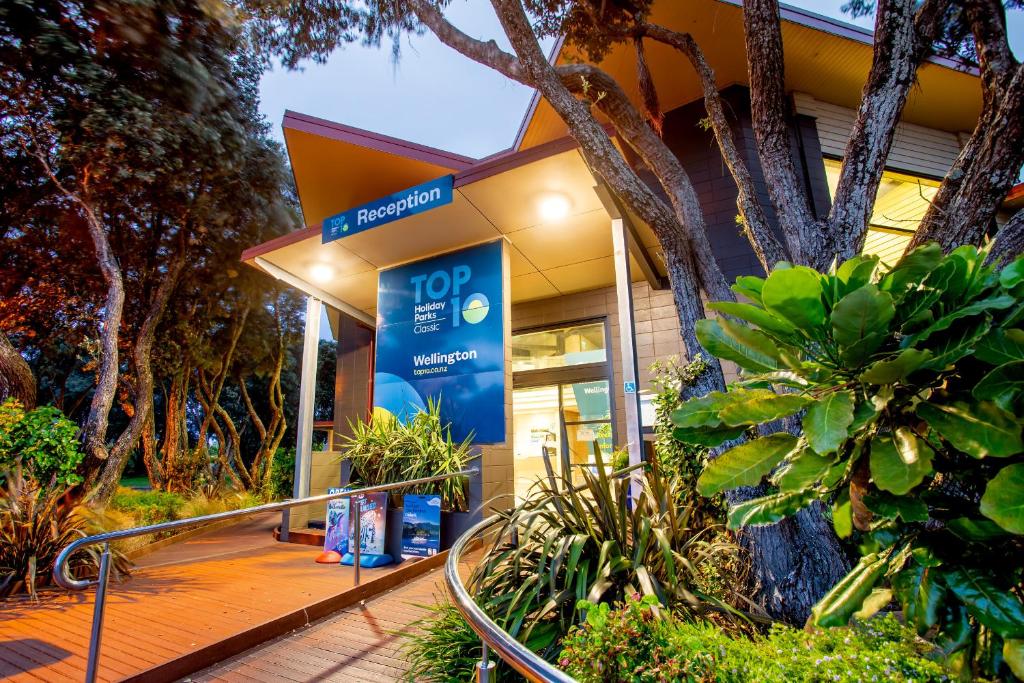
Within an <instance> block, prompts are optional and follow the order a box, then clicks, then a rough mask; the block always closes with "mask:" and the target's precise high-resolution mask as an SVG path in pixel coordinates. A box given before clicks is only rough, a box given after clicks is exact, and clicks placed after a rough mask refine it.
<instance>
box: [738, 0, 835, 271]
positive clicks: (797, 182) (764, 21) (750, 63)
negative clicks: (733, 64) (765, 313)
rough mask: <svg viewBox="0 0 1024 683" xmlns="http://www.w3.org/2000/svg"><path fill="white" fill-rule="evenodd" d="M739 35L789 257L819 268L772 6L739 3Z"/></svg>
mask: <svg viewBox="0 0 1024 683" xmlns="http://www.w3.org/2000/svg"><path fill="white" fill-rule="evenodd" d="M743 33H744V43H745V45H746V50H747V75H748V80H749V83H750V110H751V115H752V118H753V124H754V138H755V140H756V142H757V151H758V156H759V157H760V159H761V168H762V170H763V172H764V179H765V183H766V184H767V186H768V195H769V197H771V200H772V206H773V207H774V208H775V215H776V216H777V217H778V219H779V225H780V226H781V227H782V234H783V235H784V236H785V239H786V245H787V246H788V247H789V253H790V256H791V257H792V258H793V260H794V261H796V262H798V263H803V264H806V265H809V266H813V267H818V268H820V267H822V263H821V261H822V258H823V257H824V252H825V251H826V250H827V244H826V242H825V235H824V231H823V230H822V228H821V225H820V223H819V221H818V220H817V219H816V218H815V217H814V214H813V213H812V212H811V207H810V203H809V202H808V199H807V193H806V192H805V189H804V185H803V182H802V180H801V178H800V175H799V174H798V173H797V170H796V166H795V165H794V163H793V152H792V149H791V145H790V138H789V127H788V125H787V119H788V116H787V112H788V111H789V102H788V100H787V98H786V90H785V77H784V73H783V72H784V64H785V61H784V59H783V53H782V27H781V25H780V18H779V4H778V2H777V0H744V3H743ZM826 260H830V258H826ZM824 266H825V267H827V266H828V263H825V264H824Z"/></svg>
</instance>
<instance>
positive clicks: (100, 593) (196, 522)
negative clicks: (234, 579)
mask: <svg viewBox="0 0 1024 683" xmlns="http://www.w3.org/2000/svg"><path fill="white" fill-rule="evenodd" d="M479 473H480V470H479V469H478V468H475V467H471V468H468V469H464V470H460V471H458V472H452V473H450V474H439V475H437V476H433V477H421V478H419V479H410V480H408V481H401V482H396V483H393V484H380V485H378V486H367V487H365V488H361V489H353V490H351V491H341V492H338V493H325V494H323V495H320V496H310V497H308V498H295V499H290V500H283V501H281V502H279V503H267V504H265V505H257V506H255V507H251V508H245V509H242V510H229V511H227V512H217V513H214V514H212V515H203V516H201V517H189V518H186V519H176V520H174V521H172V522H161V523H159V524H150V525H147V526H140V527H134V528H131V529H119V530H118V531H108V532H106V533H102V534H94V535H92V536H85V537H83V538H80V539H78V540H77V541H74V542H72V543H71V544H69V545H68V546H67V547H65V548H64V549H63V550H62V551H60V554H58V555H57V560H56V562H54V565H53V580H54V582H55V583H56V584H57V585H58V586H60V587H62V588H66V589H67V590H74V591H81V590H85V589H86V588H88V587H89V586H96V587H97V588H96V603H95V605H94V607H93V614H92V633H91V636H90V639H89V661H88V664H87V666H86V673H85V680H86V681H87V683H92V682H93V681H95V680H96V667H97V665H98V663H99V651H100V641H101V636H102V632H103V611H104V607H105V604H106V592H107V579H108V578H109V575H110V562H111V557H110V544H111V543H112V542H114V541H120V540H124V539H126V538H134V537H136V536H147V535H149V534H153V533H158V532H161V531H171V530H173V529H181V528H184V527H203V526H206V525H208V524H213V523H214V522H221V521H224V520H228V519H241V518H243V517H251V516H253V515H258V514H261V513H264V512H277V511H280V510H289V509H291V508H293V507H298V506H300V505H311V504H313V503H323V502H326V501H331V500H338V499H340V498H351V497H352V496H358V495H365V494H368V493H381V492H383V491H393V490H395V489H404V488H409V487H410V486H419V485H421V484H431V483H434V482H438V481H444V480H446V479H451V478H453V477H469V476H474V475H477V474H479ZM354 504H356V505H357V506H356V508H355V509H354V510H353V514H354V516H355V517H354V521H355V524H356V537H357V538H358V530H359V527H358V523H359V514H358V512H359V508H358V501H354ZM100 543H102V544H103V554H102V555H101V556H100V570H99V576H98V578H97V580H95V581H90V580H88V579H75V578H74V577H72V576H70V575H69V574H68V563H69V561H70V560H71V557H72V556H73V555H74V554H75V553H76V552H78V551H79V550H81V549H82V548H85V547H88V546H91V545H98V544H100ZM359 545H360V544H359V543H356V545H355V548H354V549H353V555H354V557H353V564H354V577H353V578H354V580H355V583H356V585H358V584H359V559H360V558H359Z"/></svg>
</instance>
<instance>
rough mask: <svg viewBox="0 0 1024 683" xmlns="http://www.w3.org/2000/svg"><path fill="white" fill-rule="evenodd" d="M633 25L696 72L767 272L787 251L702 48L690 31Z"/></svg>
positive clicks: (751, 237) (738, 202) (746, 222)
mask: <svg viewBox="0 0 1024 683" xmlns="http://www.w3.org/2000/svg"><path fill="white" fill-rule="evenodd" d="M636 28H637V31H638V33H640V35H643V36H646V37H648V38H651V39H652V40H656V41H658V42H660V43H664V44H665V45H669V46H671V47H673V48H675V49H676V50H678V51H679V52H681V53H683V55H684V56H685V57H686V58H687V59H688V60H689V61H690V64H691V65H692V66H693V69H694V71H696V72H697V76H698V77H699V78H700V83H701V90H702V91H703V93H704V108H705V110H707V113H708V118H709V119H710V120H711V130H712V131H713V132H714V135H715V140H716V141H717V142H718V147H719V148H720V149H721V151H722V159H723V160H724V161H725V165H726V167H727V168H728V169H729V173H731V174H732V178H733V181H734V182H735V183H736V188H737V191H738V195H737V197H736V207H737V209H738V210H739V212H740V215H741V216H742V217H743V223H744V227H745V228H746V232H747V239H748V240H749V241H750V246H751V247H753V249H754V253H755V254H757V258H758V260H759V261H760V262H761V267H762V268H764V271H765V273H770V272H771V270H772V267H774V265H775V264H776V263H778V262H779V261H785V260H787V256H786V252H785V250H783V248H782V245H781V244H780V243H779V241H778V240H777V239H776V238H775V233H774V232H773V231H772V228H771V225H769V223H768V219H767V217H766V216H765V215H764V209H762V208H761V204H760V202H759V201H758V200H757V191H756V190H755V188H754V180H753V178H751V176H750V169H748V168H747V164H746V162H745V161H744V160H743V156H742V155H741V154H740V153H739V150H738V149H737V148H736V140H735V138H734V136H733V131H732V127H731V126H730V125H729V119H728V118H727V117H726V115H725V110H724V108H723V107H722V96H721V94H720V93H719V92H718V85H717V83H716V82H715V74H714V71H713V70H712V69H711V65H709V64H708V61H707V59H706V58H705V56H704V52H703V50H701V49H700V46H699V45H698V44H697V41H695V40H694V39H693V36H691V35H690V34H689V33H679V32H678V31H672V30H670V29H667V28H665V27H663V26H658V25H656V24H647V23H642V24H639V25H637V27H636Z"/></svg>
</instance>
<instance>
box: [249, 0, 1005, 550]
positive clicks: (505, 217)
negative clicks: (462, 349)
mask: <svg viewBox="0 0 1024 683" xmlns="http://www.w3.org/2000/svg"><path fill="white" fill-rule="evenodd" d="M663 5H664V6H662V7H658V6H656V8H655V16H654V17H653V20H654V21H655V22H658V23H663V24H665V25H668V26H670V27H673V28H678V29H680V30H687V31H689V32H690V33H691V34H693V35H694V37H695V39H696V40H697V41H698V43H700V44H701V45H704V46H706V48H705V49H706V50H707V56H708V59H709V61H710V62H711V65H712V67H713V68H714V70H715V73H716V77H717V78H718V83H719V86H720V88H721V92H722V94H723V96H724V98H725V101H726V105H727V107H726V109H727V112H728V115H729V116H730V119H731V123H732V126H733V132H734V135H735V138H736V141H737V145H738V147H739V150H740V153H741V154H742V155H743V156H744V157H745V159H746V160H747V163H748V165H749V166H750V169H751V172H752V174H753V177H754V180H755V183H756V185H757V189H758V194H759V197H760V200H761V203H762V205H763V206H764V209H765V211H766V212H767V213H768V216H769V219H771V220H774V215H773V211H772V208H771V203H770V201H769V199H768V195H767V190H766V188H765V187H764V182H763V177H762V174H761V169H760V167H759V166H758V161H757V154H756V149H755V142H754V135H753V130H752V126H751V118H750V105H749V96H748V91H747V89H746V85H745V79H746V63H745V56H744V54H743V36H742V20H741V15H740V12H741V9H740V7H739V3H738V2H734V1H733V0H694V2H689V3H663ZM684 6H685V7H684ZM783 40H784V45H785V48H786V84H787V88H788V89H789V92H790V101H791V105H792V112H793V117H792V121H793V124H792V128H791V141H792V150H793V157H794V160H795V161H796V163H797V165H798V169H800V170H801V171H802V174H803V178H804V182H805V184H806V190H807V195H808V197H810V199H811V203H812V209H813V211H814V212H815V213H816V214H818V215H820V216H824V215H825V214H827V212H828V210H829V207H830V197H831V193H832V192H833V190H834V188H835V184H836V181H837V179H838V173H839V169H840V166H841V162H842V157H843V153H844V149H845V146H846V140H847V137H848V136H849V132H850V129H851V127H852V123H853V120H854V117H855V111H854V108H855V107H856V106H857V103H858V101H859V96H860V92H861V89H862V87H863V83H864V80H865V78H866V75H867V72H868V69H869V67H870V63H871V54H872V51H871V35H870V33H869V32H865V31H864V30H862V29H859V28H857V27H853V26H849V25H846V24H843V23H842V22H837V21H834V20H832V19H827V18H824V17H820V16H817V15H814V14H813V13H809V12H805V11H801V10H795V9H792V8H784V10H783ZM554 58H555V59H557V60H563V61H564V60H570V59H572V58H573V55H572V54H571V53H570V51H568V50H566V49H561V50H559V51H558V52H557V53H556V55H555V57H554ZM632 60H633V55H632V49H631V48H630V49H621V50H616V51H613V52H612V53H611V54H610V55H609V56H608V57H607V58H606V59H605V61H604V62H603V63H602V65H601V66H602V68H604V69H606V70H607V71H609V72H610V73H611V75H613V76H615V77H616V78H617V79H618V80H619V82H620V83H622V84H623V85H624V87H625V88H626V90H627V92H628V93H630V94H632V95H634V96H636V95H637V88H636V83H635V67H634V63H633V61H632ZM649 60H650V65H651V70H652V73H653V75H654V82H655V83H656V84H657V85H658V87H659V95H660V97H661V100H662V102H663V106H664V107H665V109H666V110H667V114H666V116H665V122H664V133H663V135H664V139H665V141H666V142H667V143H668V145H669V146H670V148H671V149H672V151H673V152H674V153H675V154H676V155H677V156H678V158H679V159H680V161H681V162H682V164H683V166H684V168H685V169H686V171H687V173H688V174H689V175H690V178H691V180H692V182H693V184H694V186H695V188H696V191H697V193H698V196H699V199H700V202H701V205H702V208H703V212H704V217H705V220H706V222H707V225H708V229H709V232H710V235H711V238H712V245H713V249H714V252H715V255H716V257H717V258H718V260H719V263H720V265H721V267H722V269H723V271H724V272H725V274H726V277H727V278H728V279H730V280H732V279H733V278H735V277H736V276H738V275H744V274H763V271H762V269H761V266H760V264H759V263H758V261H757V259H756V258H755V256H754V253H753V251H752V249H751V247H750V245H749V244H748V243H747V240H746V238H745V236H744V235H743V234H742V232H741V230H740V228H739V226H738V225H737V221H736V217H737V209H736V195H737V191H736V186H735V184H734V183H733V181H732V178H731V176H730V175H729V172H728V169H727V168H726V167H725V164H724V163H723V162H722V159H721V157H720V154H719V151H718V148H717V145H716V143H715V141H714V139H713V136H712V134H711V132H710V131H708V130H707V129H706V126H703V125H702V120H703V119H704V118H705V117H706V113H705V111H704V106H703V102H702V100H701V95H700V89H699V84H698V83H697V81H696V77H695V76H694V75H692V74H689V73H687V69H685V68H680V67H685V63H683V62H681V60H680V58H679V57H678V56H677V55H675V54H674V53H672V52H671V51H670V50H668V49H667V48H663V47H662V46H652V47H651V49H650V52H649ZM980 107H981V90H980V83H979V80H978V77H977V74H976V73H974V72H972V71H971V70H970V69H966V68H964V67H963V66H961V65H959V64H956V63H953V62H950V61H947V60H942V59H934V60H932V61H930V62H929V63H927V64H926V65H924V66H923V67H922V69H921V71H920V73H919V79H918V86H917V88H915V90H914V92H913V94H912V95H911V97H910V101H909V102H908V105H907V107H906V110H905V113H904V117H903V120H902V122H901V123H900V125H899V128H898V130H897V133H896V139H895V142H894V144H893V148H892V151H891V153H890V155H889V158H888V161H887V164H886V173H885V176H884V178H883V181H882V184H881V187H880V188H879V192H878V198H877V202H876V205H875V213H874V215H873V216H872V220H871V229H870V232H869V235H868V239H867V244H866V246H865V251H867V252H870V253H875V254H878V255H879V256H880V257H881V259H882V261H883V262H887V263H893V262H894V261H895V259H897V258H898V257H899V255H900V253H902V251H903V248H904V247H905V245H906V244H907V242H908V240H909V239H910V236H911V235H912V234H913V231H914V230H915V229H916V226H917V223H918V222H919V221H920V219H921V217H922V216H923V214H924V211H925V210H926V208H927V206H928V201H929V199H930V198H931V197H932V196H933V195H934V193H935V191H936V189H937V187H938V184H939V181H940V180H941V178H942V177H943V176H944V175H945V173H946V171H947V169H948V168H949V167H950V165H951V164H952V163H953V161H954V160H955V158H956V156H957V155H958V154H959V151H960V148H961V145H962V144H963V142H964V141H965V140H966V138H967V135H968V134H969V131H970V130H972V129H973V127H974V125H975V122H976V120H977V116H978V113H979V111H980ZM283 125H284V132H285V138H286V142H287V146H288V152H289V155H290V157H291V162H292V167H293V171H294V173H295V180H296V185H297V188H298V193H299V197H300V201H301V204H302V210H303V215H304V219H305V221H306V223H307V225H308V226H309V227H307V228H306V229H304V230H300V231H297V232H295V233H292V234H289V235H286V236H284V237H281V238H278V239H275V240H272V241H270V242H267V243H265V244H261V245H257V246H254V247H252V248H250V249H248V250H246V252H245V253H244V254H243V260H244V261H245V262H247V263H249V264H250V265H252V266H253V267H256V268H259V269H261V270H263V271H265V272H267V273H269V274H270V275H273V276H275V277H277V278H278V279H280V280H282V281H284V282H286V283H288V284H290V285H291V286H294V287H296V288H298V289H299V290H301V291H302V292H304V293H305V294H306V295H307V296H308V297H309V308H308V314H307V334H306V355H305V356H304V369H303V383H304V385H303V386H304V389H303V392H302V396H303V399H302V405H301V406H300V425H299V430H298V431H299V437H298V438H299V443H298V454H299V457H298V458H297V466H296V467H297V470H296V475H297V476H296V491H295V493H296V495H310V494H315V493H320V492H323V491H324V490H325V489H326V487H328V486H336V485H337V484H338V478H339V476H340V474H339V471H338V465H337V463H338V460H339V454H338V453H335V452H319V453H316V452H313V451H312V450H311V445H310V444H311V430H312V428H313V425H312V384H313V379H314V378H313V377H312V376H311V373H310V368H315V366H316V363H315V354H316V350H315V349H316V343H317V340H318V338H319V336H320V333H321V331H320V330H319V324H320V323H319V321H320V307H321V306H324V307H326V308H327V311H328V316H327V317H328V319H329V320H330V324H331V328H332V333H333V334H334V336H335V338H336V339H337V340H338V364H337V379H336V392H335V414H334V424H333V429H334V430H335V431H336V432H338V433H344V432H345V430H346V429H347V425H348V423H349V421H350V420H359V419H368V418H369V417H370V414H371V411H372V405H373V393H374V385H373V377H374V357H375V335H376V330H377V325H378V321H377V319H376V318H377V313H378V311H377V310H376V307H377V300H378V277H379V273H380V271H382V270H386V269H388V268H392V267H395V266H398V265H401V264H404V263H409V262H415V261H417V260H420V259H424V258H428V257H432V256H434V255H437V254H443V253H446V252H451V251H454V250H458V249H461V248H465V247H468V246H471V245H475V244H480V243H485V242H489V241H494V240H501V241H502V242H503V244H504V250H505V254H506V259H507V271H506V278H507V282H506V287H507V289H506V292H505V297H504V301H505V303H506V306H505V310H503V311H502V315H504V316H505V317H506V322H507V324H506V335H505V337H506V338H505V340H504V344H505V359H506V367H505V380H506V381H505V391H506V400H505V405H506V432H505V441H504V442H501V443H497V444H489V445H486V446H482V447H481V449H480V450H481V455H482V458H481V466H482V498H483V500H485V501H487V503H488V505H489V506H491V507H503V506H506V505H507V504H508V503H510V502H511V501H512V500H513V499H514V498H515V497H517V496H522V495H523V494H524V492H525V491H526V488H527V487H528V486H529V484H530V482H531V481H532V480H533V479H535V478H536V477H537V476H538V475H540V474H542V473H543V472H544V471H545V458H547V461H548V462H547V464H548V465H550V466H553V467H554V468H555V469H556V470H557V471H560V472H562V473H564V474H566V475H568V476H570V477H571V476H572V475H573V473H574V472H577V471H578V470H579V468H583V467H587V466H589V465H590V464H591V463H592V462H593V458H594V452H595V450H596V449H600V451H601V452H603V453H608V452H610V451H611V450H613V449H615V450H617V449H625V450H627V451H628V452H629V455H630V459H631V461H636V460H637V459H639V458H641V457H642V454H643V449H644V445H643V441H644V440H645V439H649V438H650V426H651V424H652V421H653V410H652V407H651V405H650V398H651V396H652V385H651V380H652V376H651V372H650V366H651V364H652V363H654V362H655V361H657V360H664V359H668V358H671V357H673V356H674V357H683V356H684V350H683V346H682V342H681V337H680V329H679V325H680V323H679V319H678V316H677V313H676V308H675V306H674V304H673V299H672V293H671V291H670V290H669V288H668V283H667V280H666V271H665V268H664V266H663V263H662V260H661V256H660V250H659V246H658V241H657V239H656V238H655V236H654V234H653V232H652V231H651V230H650V229H649V228H648V227H647V226H646V225H644V224H643V223H642V222H641V221H639V220H638V219H636V218H635V217H633V216H630V215H629V214H628V212H622V211H620V209H619V208H618V207H619V203H618V202H617V201H616V200H615V198H614V197H612V196H611V194H610V193H609V192H608V190H607V189H606V188H603V187H601V186H600V183H598V181H597V180H596V179H595V178H594V176H593V175H592V174H591V172H590V171H589V169H588V167H587V165H586V163H585V162H584V160H583V158H582V156H581V155H580V153H579V151H578V149H577V148H576V145H575V142H574V141H573V140H572V139H570V138H568V137H567V135H566V129H565V126H564V124H563V123H562V122H561V120H560V119H558V117H557V116H556V115H555V114H554V112H553V111H552V110H551V109H550V107H549V106H548V105H547V104H546V103H545V102H543V101H542V100H541V99H539V98H535V99H534V101H533V103H532V105H531V106H530V108H529V111H528V112H527V115H526V117H525V119H524V121H523V125H522V127H521V129H520V131H519V133H518V135H517V139H516V143H515V144H514V146H513V147H512V148H511V149H509V150H506V151H504V152H501V153H499V154H496V155H493V156H491V157H487V158H485V159H470V158H466V157H463V156H459V155H456V154H452V153H449V152H445V151H443V150H437V149H433V148H429V147H425V146H423V145H419V144H415V143H412V142H409V141H404V140H398V139H395V138H391V137H387V136H384V135H380V134H377V133H373V132H370V131H365V130H357V129H354V128H351V127H348V126H345V125H342V124H338V123H334V122H329V121H324V120H320V119H316V118H314V117H310V116H305V115H302V114H298V113H294V112H288V113H286V115H285V118H284V124H283ZM638 171H640V172H641V173H643V169H640V168H638ZM449 174H450V175H452V176H454V177H453V196H452V201H451V202H450V203H447V204H445V205H444V206H440V207H438V208H436V209H433V210H430V211H425V212H422V213H418V214H416V215H409V216H406V217H402V218H399V219H397V220H393V221H391V222H389V223H387V224H386V225H381V226H380V227H376V228H374V229H372V230H366V231H364V232H359V233H358V234H352V235H350V236H343V237H341V238H340V239H337V240H333V241H327V242H325V241H324V239H323V230H322V223H323V221H324V219H326V218H328V217H330V216H333V215H335V214H337V213H338V212H341V211H345V210H347V209H350V208H352V207H357V206H359V205H361V204H363V203H365V202H368V201H371V200H374V199H376V198H379V197H385V196H387V195H390V194H392V193H396V192H399V191H401V190H403V189H405V188H410V187H413V186H415V185H417V184H420V183H424V182H427V181H430V180H431V179H435V178H439V177H442V176H445V175H449ZM652 186H654V183H653V181H652ZM1007 208H1008V210H1009V209H1011V208H1012V207H1011V206H1009V205H1008V207H1007ZM310 359H312V360H313V362H309V361H310ZM317 515H318V512H317V511H315V510H314V511H310V512H309V513H304V514H302V515H301V516H300V515H299V514H296V515H293V517H292V519H291V520H290V522H289V524H290V526H291V528H292V529H293V530H294V529H301V528H303V527H304V525H306V524H307V522H308V521H309V518H316V517H317Z"/></svg>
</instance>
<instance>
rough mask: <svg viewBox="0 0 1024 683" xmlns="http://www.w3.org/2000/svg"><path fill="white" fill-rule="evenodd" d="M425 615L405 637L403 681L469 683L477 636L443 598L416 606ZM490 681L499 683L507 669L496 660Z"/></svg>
mask: <svg viewBox="0 0 1024 683" xmlns="http://www.w3.org/2000/svg"><path fill="white" fill-rule="evenodd" d="M418 607H422V608H423V609H424V610H427V613H426V615H425V616H424V617H423V618H422V619H420V620H418V621H416V622H413V624H412V627H413V629H414V630H413V632H412V634H410V635H406V636H405V642H404V643H403V645H402V652H403V654H404V655H405V659H406V661H407V662H408V663H409V672H408V674H406V680H407V681H424V682H426V683H472V681H475V680H476V676H475V673H476V664H477V662H479V661H480V656H481V648H480V636H478V635H477V634H476V633H474V632H473V629H471V628H470V627H469V624H467V623H466V620H465V619H463V618H462V615H461V614H459V610H458V609H456V608H455V605H453V604H452V602H451V599H450V598H449V597H448V595H447V594H442V595H440V596H438V598H437V604H435V605H418ZM497 664H498V666H497V669H496V670H495V672H494V674H493V675H492V677H491V680H492V681H501V680H502V679H503V678H504V677H505V676H506V675H508V673H509V670H508V666H507V665H506V664H505V663H504V662H502V661H501V660H500V659H499V660H498V663H497Z"/></svg>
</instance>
